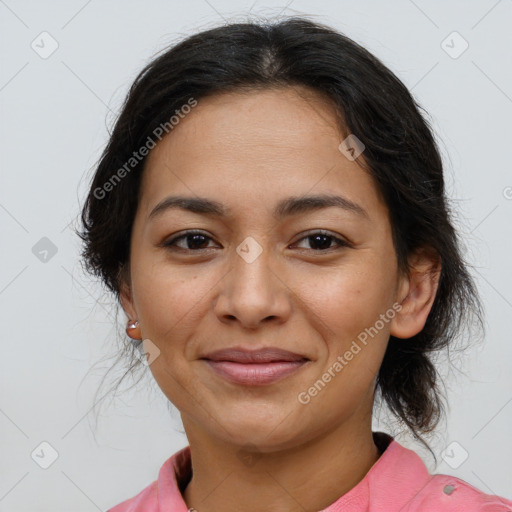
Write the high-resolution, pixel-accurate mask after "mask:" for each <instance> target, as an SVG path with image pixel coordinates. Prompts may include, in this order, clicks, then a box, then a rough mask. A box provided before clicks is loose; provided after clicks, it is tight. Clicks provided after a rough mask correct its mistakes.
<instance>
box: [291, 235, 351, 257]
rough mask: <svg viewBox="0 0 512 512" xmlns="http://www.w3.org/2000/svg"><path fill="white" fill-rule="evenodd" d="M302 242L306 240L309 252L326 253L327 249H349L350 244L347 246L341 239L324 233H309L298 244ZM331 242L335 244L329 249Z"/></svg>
mask: <svg viewBox="0 0 512 512" xmlns="http://www.w3.org/2000/svg"><path fill="white" fill-rule="evenodd" d="M302 240H307V241H308V243H309V244H310V247H311V250H313V251H316V252H322V251H327V250H329V249H333V248H339V247H350V244H348V243H347V242H345V241H344V240H342V239H341V238H338V237H336V236H334V235H331V234H330V233H328V232H324V231H317V232H315V233H310V234H308V235H307V236H305V237H303V238H301V239H300V240H299V242H301V241H302ZM332 242H335V244H336V245H335V247H331V244H332Z"/></svg>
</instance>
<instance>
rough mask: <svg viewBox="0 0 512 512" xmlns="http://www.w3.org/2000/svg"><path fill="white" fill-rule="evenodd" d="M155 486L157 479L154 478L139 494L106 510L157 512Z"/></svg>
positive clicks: (112, 511) (117, 511)
mask: <svg viewBox="0 0 512 512" xmlns="http://www.w3.org/2000/svg"><path fill="white" fill-rule="evenodd" d="M157 487H158V481H157V480H155V481H154V482H152V483H151V484H149V485H148V486H147V487H145V488H144V489H143V490H142V491H141V492H139V494H137V495H136V496H134V497H133V498H129V499H127V500H125V501H123V502H122V503H119V504H118V505H116V506H115V507H112V508H109V509H107V512H139V511H142V510H143V511H144V512H158V501H157V493H158V489H157Z"/></svg>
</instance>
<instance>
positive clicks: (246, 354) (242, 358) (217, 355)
mask: <svg viewBox="0 0 512 512" xmlns="http://www.w3.org/2000/svg"><path fill="white" fill-rule="evenodd" d="M203 359H209V360H210V361H231V362H233V363H274V362H296V361H307V360H308V358H307V357H305V356H303V355H300V354H296V353H294V352H289V351H288V350H283V349H280V348H277V347H266V348H262V349H259V350H249V349H244V348H237V347H235V348H227V349H223V350H216V351H215V352H211V353H209V354H207V355H206V356H204V357H203Z"/></svg>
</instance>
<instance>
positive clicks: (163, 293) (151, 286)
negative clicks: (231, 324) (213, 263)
mask: <svg viewBox="0 0 512 512" xmlns="http://www.w3.org/2000/svg"><path fill="white" fill-rule="evenodd" d="M134 276H137V277H136V279H134V283H133V284H134V290H135V298H136V301H137V308H138V310H139V311H140V312H141V314H140V318H141V323H142V325H143V329H144V332H143V335H144V336H145V337H147V338H150V339H155V340H157V343H158V344H159V345H160V344H162V345H164V346H165V347H170V346H171V345H170V344H169V341H170V340H172V341H173V343H172V347H173V348H177V347H178V346H179V345H180V339H183V338H185V337H186V334H187V333H188V332H189V329H192V328H193V326H194V325H197V324H198V321H199V318H200V317H201V316H202V315H203V314H204V311H203V307H204V305H203V303H202V302H201V297H204V296H205V295H207V291H208V290H209V289H210V288H211V286H210V287H208V283H207V282H205V280H204V279H199V278H198V275H197V272H194V273H191V272H189V273H188V275H187V272H186V271H184V270H183V269H181V268H178V267H172V266H171V265H152V264H147V265H144V264H142V265H140V266H139V268H137V269H135V270H134Z"/></svg>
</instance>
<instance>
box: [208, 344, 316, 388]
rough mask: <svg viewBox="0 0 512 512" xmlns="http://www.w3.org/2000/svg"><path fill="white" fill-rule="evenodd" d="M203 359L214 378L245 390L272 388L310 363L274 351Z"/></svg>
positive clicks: (235, 351) (232, 352)
mask: <svg viewBox="0 0 512 512" xmlns="http://www.w3.org/2000/svg"><path fill="white" fill-rule="evenodd" d="M202 359H203V360H204V361H205V362H206V364H207V366H208V367H209V368H210V369H211V370H213V371H214V372H215V374H216V375H218V376H220V377H222V378H223V379H225V380H228V381H230V382H232V383H235V384H239V385H245V386H262V385H266V384H271V383H273V382H275V381H278V380H281V379H283V378H285V377H287V376H289V375H291V374H293V373H295V372H296V371H297V370H299V369H300V368H302V367H303V366H305V365H306V363H307V362H308V361H309V359H308V358H307V357H305V356H303V355H300V354H296V353H294V352H289V351H287V350H283V349H278V348H275V347H267V348H263V349H259V350H249V349H243V348H230V349H223V350H217V351H215V352H211V353H209V354H207V355H206V356H205V357H203V358H202Z"/></svg>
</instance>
